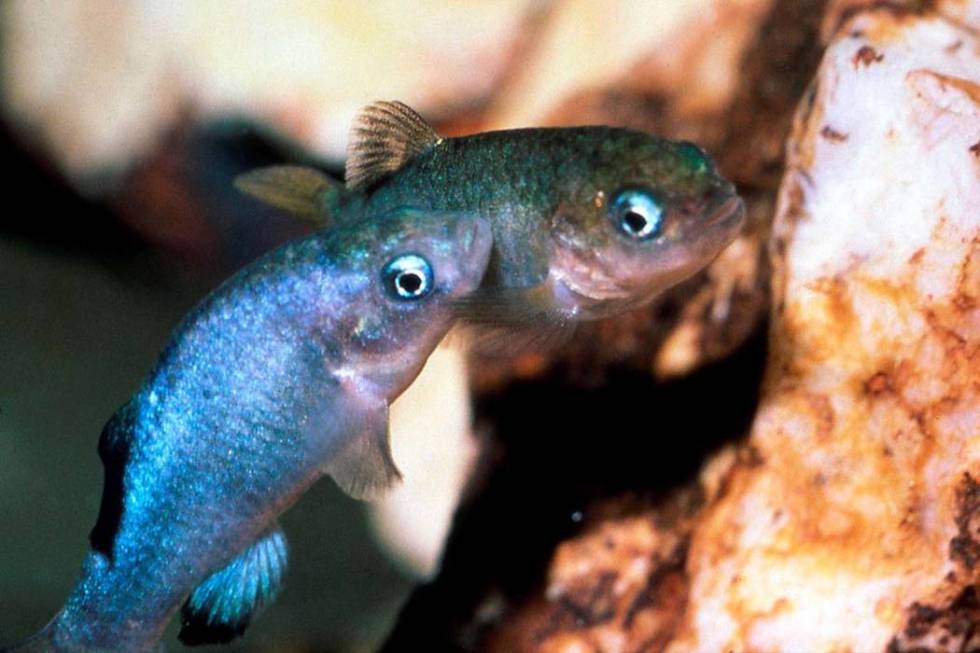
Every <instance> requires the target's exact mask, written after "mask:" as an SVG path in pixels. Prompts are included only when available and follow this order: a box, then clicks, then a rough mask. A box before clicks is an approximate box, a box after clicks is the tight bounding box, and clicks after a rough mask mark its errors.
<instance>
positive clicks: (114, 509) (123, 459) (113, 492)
mask: <svg viewBox="0 0 980 653" xmlns="http://www.w3.org/2000/svg"><path fill="white" fill-rule="evenodd" d="M129 412H130V410H129V406H124V407H123V408H121V409H120V410H119V412H117V413H116V414H115V415H113V416H112V418H110V419H109V422H108V423H107V424H106V425H105V428H103V429H102V435H101V436H100V437H99V458H100V459H101V460H102V467H103V472H104V477H103V485H102V502H101V505H100V506H99V516H98V517H97V518H96V520H95V526H94V527H92V531H91V532H90V533H89V536H88V539H89V543H90V544H91V546H92V548H93V549H94V550H96V551H98V552H99V553H102V554H103V555H105V556H106V557H107V558H109V559H110V560H111V559H112V548H113V547H112V545H113V543H114V542H115V540H116V533H117V532H118V531H119V524H120V522H121V520H122V514H123V493H124V488H123V477H124V475H125V472H126V463H127V462H128V461H129V455H130V429H131V428H132V422H133V421H132V419H131V418H130V416H129Z"/></svg>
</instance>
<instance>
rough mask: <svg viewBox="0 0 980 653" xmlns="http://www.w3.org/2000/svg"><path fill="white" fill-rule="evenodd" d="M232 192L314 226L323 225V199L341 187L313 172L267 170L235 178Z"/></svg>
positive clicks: (302, 168) (299, 168) (294, 168)
mask: <svg viewBox="0 0 980 653" xmlns="http://www.w3.org/2000/svg"><path fill="white" fill-rule="evenodd" d="M235 188H237V189H238V190H240V191H241V192H243V193H245V194H246V195H250V196H252V197H254V198H255V199H257V200H260V201H262V202H264V203H266V204H268V205H269V206H273V207H275V208H277V209H282V210H283V211H286V212H287V213H290V214H291V215H294V216H296V217H298V218H302V219H303V220H307V221H309V222H313V223H315V224H318V225H324V224H326V223H327V217H328V216H327V214H326V211H325V210H324V206H325V205H326V198H327V195H329V194H330V193H334V192H341V191H342V190H343V186H342V185H341V183H340V182H339V181H335V180H334V179H331V178H330V177H328V176H327V175H325V174H323V173H322V172H320V171H319V170H317V169H315V168H309V167H306V166H291V165H281V166H268V167H265V168H259V169H257V170H252V171H250V172H246V173H245V174H243V175H239V176H238V177H236V178H235Z"/></svg>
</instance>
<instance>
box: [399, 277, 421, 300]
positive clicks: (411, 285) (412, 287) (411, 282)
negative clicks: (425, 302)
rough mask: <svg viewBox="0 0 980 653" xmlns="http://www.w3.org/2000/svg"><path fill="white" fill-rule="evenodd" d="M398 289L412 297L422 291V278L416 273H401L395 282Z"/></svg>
mask: <svg viewBox="0 0 980 653" xmlns="http://www.w3.org/2000/svg"><path fill="white" fill-rule="evenodd" d="M396 283H398V287H399V288H401V289H402V290H403V291H405V292H406V293H408V294H409V295H414V294H415V293H417V292H418V291H419V290H421V289H422V277H421V276H419V274H418V272H402V273H401V274H399V275H398V279H397V281H396Z"/></svg>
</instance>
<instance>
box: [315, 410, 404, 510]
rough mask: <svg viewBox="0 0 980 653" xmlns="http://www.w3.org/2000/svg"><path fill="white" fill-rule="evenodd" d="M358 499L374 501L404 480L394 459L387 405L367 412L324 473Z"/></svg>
mask: <svg viewBox="0 0 980 653" xmlns="http://www.w3.org/2000/svg"><path fill="white" fill-rule="evenodd" d="M324 471H326V473H327V474H329V475H330V476H332V477H333V480H334V481H336V483H337V485H339V486H340V488H341V489H342V490H343V491H344V492H346V493H347V494H349V495H350V496H352V497H354V498H355V499H375V498H378V497H379V496H381V495H382V494H384V492H385V491H387V490H389V489H391V488H392V487H393V486H394V485H396V484H397V483H398V482H399V481H400V480H401V478H402V475H401V472H399V471H398V467H396V466H395V460H394V458H392V455H391V445H390V442H389V437H388V405H387V404H384V403H382V404H381V405H380V406H379V407H377V408H376V409H373V410H371V411H368V412H365V414H363V415H361V416H360V419H359V422H358V424H357V425H356V427H355V428H354V429H353V432H352V433H351V435H350V437H349V438H348V439H347V441H346V442H345V443H344V445H343V446H342V447H341V449H340V450H339V451H338V452H337V453H336V454H334V456H333V457H332V458H331V459H330V462H329V463H327V465H326V467H325V470H324Z"/></svg>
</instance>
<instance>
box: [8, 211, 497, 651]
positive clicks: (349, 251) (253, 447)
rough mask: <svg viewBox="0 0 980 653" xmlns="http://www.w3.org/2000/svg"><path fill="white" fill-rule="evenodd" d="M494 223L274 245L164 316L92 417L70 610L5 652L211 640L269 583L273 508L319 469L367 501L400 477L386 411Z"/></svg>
mask: <svg viewBox="0 0 980 653" xmlns="http://www.w3.org/2000/svg"><path fill="white" fill-rule="evenodd" d="M491 247H492V234H491V230H490V227H489V225H488V224H487V223H486V222H485V221H484V220H483V219H481V218H479V217H475V216H471V215H461V214H456V213H437V212H426V213H423V212H418V211H413V210H408V209H399V210H395V211H393V212H392V213H391V215H386V216H384V219H374V220H369V221H363V222H360V223H356V224H351V225H346V226H343V227H338V228H336V229H331V230H328V231H321V232H318V233H316V234H313V235H311V236H308V237H306V238H305V239H302V240H298V241H295V242H292V243H289V244H287V245H285V246H283V247H281V248H280V249H278V250H276V251H274V252H272V253H270V254H268V255H266V256H265V257H263V258H261V259H259V260H258V261H256V262H254V263H253V264H251V265H249V266H247V267H246V268H244V269H243V270H241V271H240V272H239V273H238V274H237V275H235V276H233V277H232V278H231V279H229V280H228V281H226V282H225V283H224V284H223V285H222V286H221V287H219V288H218V289H217V290H215V291H214V292H213V293H212V294H211V295H210V296H208V297H207V298H206V299H205V300H204V301H203V302H202V303H201V304H200V305H199V306H198V307H197V308H196V309H195V310H194V311H193V312H192V313H191V314H190V315H189V316H188V317H187V318H185V320H184V321H183V323H182V324H181V325H180V326H178V328H177V329H176V331H175V333H174V335H173V337H172V339H171V341H170V343H169V344H168V346H167V347H166V348H165V350H164V351H163V353H162V354H161V356H160V359H159V361H158V363H157V365H156V367H155V369H154V370H153V371H152V373H151V374H150V376H149V377H148V379H147V380H146V381H145V383H144V384H143V386H142V387H141V388H140V389H139V391H138V392H137V393H136V394H135V395H134V396H133V397H132V399H130V401H129V402H128V403H127V404H126V405H124V406H123V407H122V408H121V409H120V410H119V411H118V412H117V413H116V414H115V415H113V417H112V418H111V419H110V420H109V423H108V424H107V425H106V426H105V428H104V430H103V432H102V436H101V439H100V441H99V456H100V457H101V459H102V462H103V465H104V467H105V487H104V490H103V495H102V505H101V508H100V511H99V515H98V519H97V521H96V524H95V527H94V528H93V529H92V532H91V534H90V536H89V540H90V544H91V548H90V550H89V552H88V554H87V555H86V557H85V560H84V563H83V566H82V572H81V576H80V578H79V580H78V582H77V584H76V586H75V588H74V590H73V591H72V593H71V595H70V596H69V598H68V600H67V602H66V603H65V606H64V607H63V608H62V610H61V611H60V612H59V613H58V614H57V616H55V618H54V619H53V620H52V622H51V623H50V624H49V625H48V626H47V627H46V628H45V629H44V630H42V631H41V632H40V633H39V634H37V635H35V636H34V637H32V638H30V639H29V640H27V641H26V642H25V643H24V644H22V645H21V647H22V648H21V647H19V648H17V649H15V650H34V651H127V652H138V651H148V650H155V649H156V648H157V647H158V646H159V642H160V639H161V637H162V635H163V632H164V629H165V628H166V626H167V624H168V623H169V622H170V620H171V619H172V618H173V617H174V616H175V615H176V614H177V612H178V611H180V612H181V622H182V628H181V631H180V638H181V640H182V641H184V642H185V643H188V644H203V643H217V642H226V641H229V640H231V639H233V638H234V637H236V636H238V635H239V634H241V632H242V631H243V630H244V628H245V627H246V626H247V624H248V623H249V621H250V619H251V618H252V616H253V615H254V614H255V613H256V612H257V610H259V609H260V608H261V607H262V606H263V604H266V603H268V602H269V601H270V600H272V598H273V597H274V596H275V595H276V593H277V591H278V590H279V587H280V583H281V581H282V577H283V572H284V569H285V566H286V559H287V546H286V539H285V536H284V535H283V533H282V531H281V530H280V529H279V527H278V526H277V524H276V518H277V517H278V516H279V515H280V514H281V513H282V512H283V511H285V510H286V509H288V508H289V507H290V506H291V505H292V504H293V503H294V502H295V501H296V500H297V499H298V498H299V497H300V496H301V495H302V494H303V493H304V492H305V491H306V490H307V489H308V488H309V487H310V486H311V485H312V484H313V483H314V482H315V481H316V480H317V479H319V478H320V477H321V476H323V475H325V474H328V475H330V476H332V477H333V479H334V480H335V481H336V482H337V483H338V485H340V486H341V487H342V488H343V489H344V490H345V491H347V492H348V493H349V494H351V495H353V496H355V497H359V498H363V497H369V496H372V495H377V494H379V493H380V492H382V491H384V490H385V489H386V488H388V487H390V486H391V485H392V484H394V483H395V482H396V481H397V480H398V479H399V478H400V474H399V472H398V469H397V467H396V466H395V463H394V461H393V460H392V456H391V450H390V448H389V443H388V405H389V403H390V402H391V401H392V400H394V399H395V398H396V397H397V396H398V395H399V394H401V393H402V392H403V391H404V390H405V388H406V387H407V386H408V385H409V384H410V383H411V381H412V380H413V379H414V378H415V376H416V375H417V374H418V372H419V371H420V369H421V368H422V365H423V364H424V362H425V360H426V358H427V357H428V356H429V354H430V353H431V352H432V350H433V349H434V348H435V347H436V345H437V344H438V343H439V341H440V340H441V339H442V337H443V336H444V335H445V333H446V332H447V331H448V329H449V328H450V327H451V325H452V323H453V320H454V304H455V303H456V302H458V301H459V300H461V298H463V297H464V296H465V295H466V294H467V293H469V292H472V291H473V290H475V289H476V288H477V287H478V286H479V284H480V281H481V279H482V277H483V275H484V273H485V269H486V266H487V263H488V260H489V256H490V250H491Z"/></svg>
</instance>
